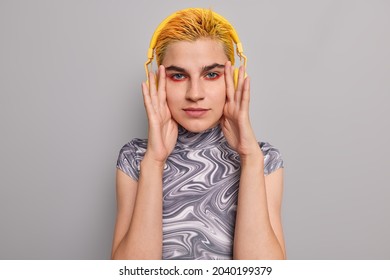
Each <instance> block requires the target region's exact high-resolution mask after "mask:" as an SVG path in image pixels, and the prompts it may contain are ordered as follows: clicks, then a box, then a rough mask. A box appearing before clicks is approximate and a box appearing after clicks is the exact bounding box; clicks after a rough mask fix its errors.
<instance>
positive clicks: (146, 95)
mask: <svg viewBox="0 0 390 280" xmlns="http://www.w3.org/2000/svg"><path fill="white" fill-rule="evenodd" d="M149 83H150V80H149ZM142 95H143V97H144V105H145V109H146V114H147V115H148V118H149V119H150V118H151V116H152V115H153V114H154V109H153V105H152V100H151V98H150V93H149V88H148V86H147V85H146V83H142Z"/></svg>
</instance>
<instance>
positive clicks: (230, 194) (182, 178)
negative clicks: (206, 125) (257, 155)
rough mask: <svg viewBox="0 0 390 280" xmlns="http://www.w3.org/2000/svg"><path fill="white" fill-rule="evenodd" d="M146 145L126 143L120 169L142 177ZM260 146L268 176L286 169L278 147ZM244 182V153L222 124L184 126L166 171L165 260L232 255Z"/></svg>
mask: <svg viewBox="0 0 390 280" xmlns="http://www.w3.org/2000/svg"><path fill="white" fill-rule="evenodd" d="M146 147H147V140H146V139H133V140H132V141H131V142H129V143H127V144H126V145H124V146H123V148H122V149H121V151H120V153H119V157H118V162H117V168H119V169H121V170H122V171H123V172H125V173H126V174H128V175H129V176H130V177H132V178H133V179H135V180H138V178H139V168H140V162H141V160H142V159H143V156H144V154H145V152H146ZM260 148H261V150H262V152H263V154H264V174H265V175H267V174H269V173H271V172H273V171H275V170H276V169H278V168H282V167H283V160H282V158H281V155H280V153H279V151H278V150H277V149H276V148H275V147H273V146H271V145H270V144H269V143H267V142H260ZM239 180H240V158H239V155H238V154H237V153H236V152H235V151H234V150H233V149H232V148H231V147H230V146H229V145H228V144H227V142H226V139H225V138H224V135H223V133H222V130H221V128H220V127H219V126H216V127H214V128H212V129H209V130H207V131H205V132H202V133H193V132H189V131H186V130H185V129H184V128H182V127H179V135H178V139H177V143H176V146H175V148H174V150H173V152H172V153H171V155H170V156H169V157H168V159H167V162H166V165H165V168H164V174H163V259H231V258H232V250H233V234H234V225H235V217H236V207H237V197H238V184H239Z"/></svg>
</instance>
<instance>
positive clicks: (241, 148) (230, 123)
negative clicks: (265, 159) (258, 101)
mask: <svg viewBox="0 0 390 280" xmlns="http://www.w3.org/2000/svg"><path fill="white" fill-rule="evenodd" d="M233 72H234V69H233V67H232V65H231V63H230V61H229V62H227V63H226V65H225V83H226V103H225V107H224V110H223V116H222V118H221V128H222V131H223V133H224V135H225V138H226V140H227V141H228V143H229V145H230V146H231V147H232V148H233V149H234V150H235V151H236V152H237V153H238V154H239V155H240V157H241V158H243V157H250V156H252V155H255V156H258V155H259V152H260V153H261V150H260V147H259V144H258V143H257V140H256V136H255V134H254V132H253V129H252V126H251V124H250V120H249V100H250V98H249V95H250V80H249V77H245V68H244V66H241V67H240V69H239V74H238V83H237V88H235V87H234V81H233Z"/></svg>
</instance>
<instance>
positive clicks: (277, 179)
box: [233, 151, 285, 259]
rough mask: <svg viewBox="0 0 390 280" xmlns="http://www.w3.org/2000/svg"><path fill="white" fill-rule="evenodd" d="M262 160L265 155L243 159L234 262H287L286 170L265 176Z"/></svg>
mask: <svg viewBox="0 0 390 280" xmlns="http://www.w3.org/2000/svg"><path fill="white" fill-rule="evenodd" d="M260 153H261V151H260ZM262 160H263V156H262V154H261V155H259V156H257V157H256V158H253V159H243V160H242V165H241V179H240V186H239V194H238V206H237V218H236V228H235V235H234V236H235V237H234V249H233V252H234V256H233V257H234V258H235V259H285V249H284V238H283V230H282V224H281V218H280V209H281V201H282V188H283V169H282V168H280V169H278V170H277V171H275V172H273V173H271V174H270V175H268V176H264V173H263V163H262Z"/></svg>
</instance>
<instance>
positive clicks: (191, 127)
mask: <svg viewBox="0 0 390 280" xmlns="http://www.w3.org/2000/svg"><path fill="white" fill-rule="evenodd" d="M179 124H180V125H181V126H182V127H184V128H185V129H186V130H188V131H191V132H195V133H199V132H203V131H205V130H208V129H210V128H213V127H215V126H217V125H219V122H217V123H205V122H199V121H189V122H184V123H179Z"/></svg>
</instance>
